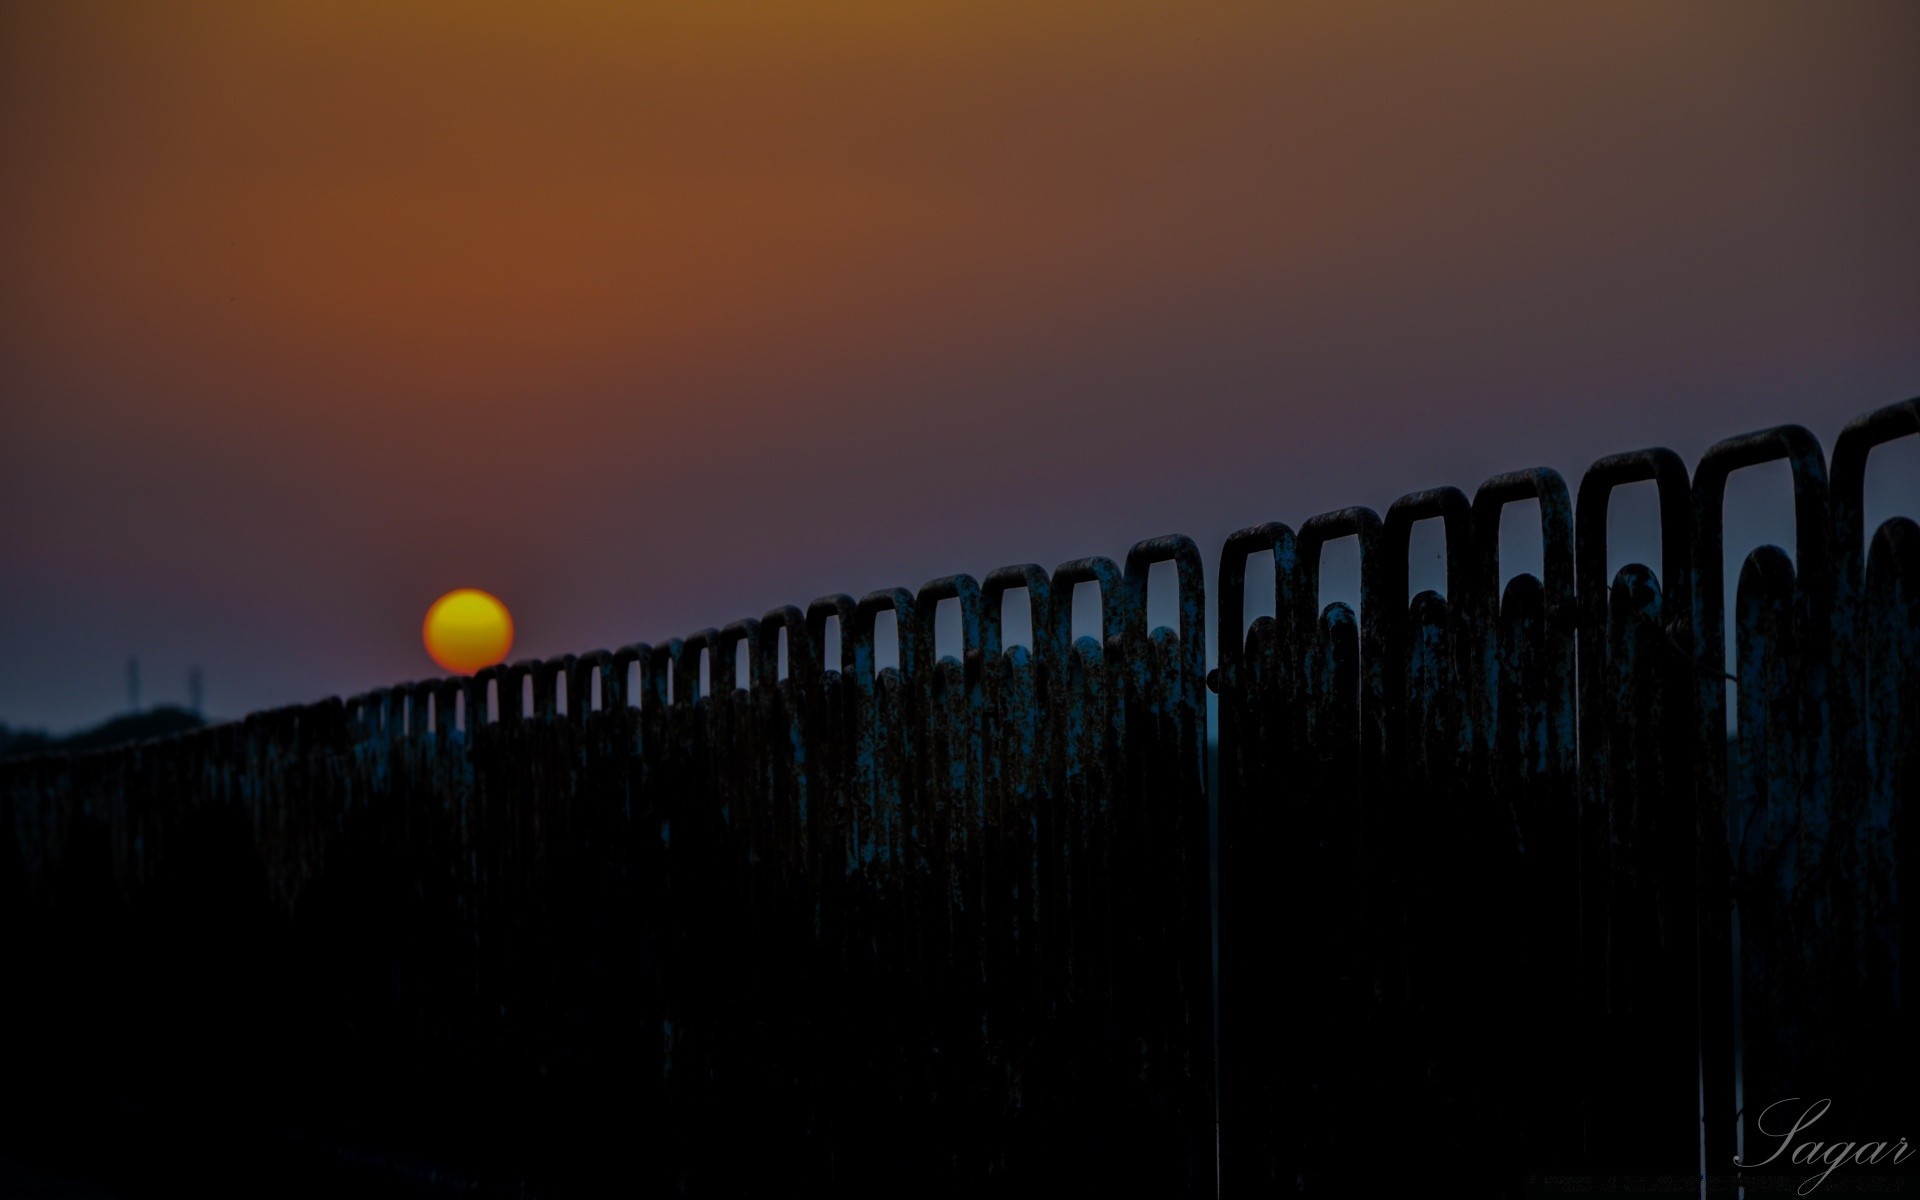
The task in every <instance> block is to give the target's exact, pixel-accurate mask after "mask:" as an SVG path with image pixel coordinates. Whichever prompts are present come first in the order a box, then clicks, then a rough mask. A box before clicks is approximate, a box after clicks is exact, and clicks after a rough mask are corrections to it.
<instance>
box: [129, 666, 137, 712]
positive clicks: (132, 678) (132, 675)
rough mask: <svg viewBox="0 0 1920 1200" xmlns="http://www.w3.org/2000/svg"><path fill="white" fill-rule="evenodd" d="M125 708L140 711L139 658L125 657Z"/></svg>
mask: <svg viewBox="0 0 1920 1200" xmlns="http://www.w3.org/2000/svg"><path fill="white" fill-rule="evenodd" d="M127 710H128V711H129V712H139V711H140V660H139V659H138V658H132V657H130V658H128V659H127Z"/></svg>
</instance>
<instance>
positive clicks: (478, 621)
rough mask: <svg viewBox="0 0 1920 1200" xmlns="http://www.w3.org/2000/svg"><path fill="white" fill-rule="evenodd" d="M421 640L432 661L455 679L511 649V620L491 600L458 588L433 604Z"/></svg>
mask: <svg viewBox="0 0 1920 1200" xmlns="http://www.w3.org/2000/svg"><path fill="white" fill-rule="evenodd" d="M420 639H421V640H422V641H424V642H425V643H426V644H427V653H428V654H431V655H433V661H435V662H437V663H439V664H440V665H441V666H442V667H445V668H446V669H447V670H449V671H452V672H454V673H455V674H457V675H471V674H473V673H474V672H475V671H478V670H479V669H480V668H482V667H490V666H492V665H493V664H495V663H497V662H499V661H500V660H501V659H504V658H505V657H506V656H507V651H509V650H511V649H513V617H512V616H511V615H509V614H508V612H507V606H506V605H504V604H502V603H500V601H499V600H498V599H497V598H495V597H494V596H492V595H489V594H488V593H486V592H483V591H480V590H479V589H478V588H459V589H457V590H455V591H451V592H448V593H447V594H446V595H444V596H442V597H440V598H439V599H438V600H435V601H434V602H433V607H432V608H429V609H428V610H427V619H426V621H425V622H424V623H423V624H422V625H421V626H420Z"/></svg>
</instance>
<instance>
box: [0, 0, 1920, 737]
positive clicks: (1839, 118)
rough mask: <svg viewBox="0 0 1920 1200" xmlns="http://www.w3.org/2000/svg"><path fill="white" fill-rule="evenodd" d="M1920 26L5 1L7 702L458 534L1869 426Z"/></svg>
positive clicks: (911, 550) (224, 674)
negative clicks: (1864, 416)
mask: <svg viewBox="0 0 1920 1200" xmlns="http://www.w3.org/2000/svg"><path fill="white" fill-rule="evenodd" d="M1916 63H1920V5H1916V4H1914V3H1911V2H1910V0H1890V2H1886V3H1869V2H1858V3H1846V4H1812V3H1806V4H1801V3H1795V4H1772V3H1760V2H1757V0H1734V2H1727V3H1691V4H1689V3H1678V4H1676V3H1659V4H1627V3H1615V2H1608V3H1599V4H1586V5H1566V4H1540V3H1531V2H1529V3H1514V4H1489V3H1460V4H1454V3H1446V4H1433V3H1414V2H1406V3H1398V4H1385V5H1379V4H1350V3H1337V4H1336V3H1311V4H1309V3H1299V4H1296V3H1282V2H1275V0H1265V2H1262V3H1209V4H1204V5H1193V4H1175V3H1171V2H1162V3H1154V4H1141V3H1125V2H1121V0H1100V2H1098V3H1084V4H1082V3H1071V4H1069V3H1057V2H1054V0H1044V2H1039V0H1034V2H1023V3H979V2H973V3H966V4H944V3H942V4H934V3H902V2H900V0H890V2H887V3H877V2H876V3H860V4H818V3H814V4H781V5H774V4H739V3H727V2H710V3H698V4H694V3H685V4H665V3H651V2H646V0H622V2H617V3H616V2H611V0H609V2H605V3H582V2H570V3H551V4H528V3H517V4H508V3H483V2H477V0H467V2H463V3H446V4H423V3H410V2H407V0H379V2H377V3H344V2H339V0H329V2H327V3H316V2H313V0H302V2H299V3H286V2H270V0H244V2H239V3H226V4H203V3H179V2H174V3H164V4H160V3H155V4H128V3H125V2H123V0H111V2H94V0H47V2H41V0H9V3H7V4H6V5H5V7H4V11H3V12H0V156H3V159H0V721H3V722H6V723H8V724H11V725H15V726H19V725H37V726H44V727H48V728H51V729H54V730H65V729H69V728H72V727H75V726H78V725H82V724H87V723H90V722H92V721H94V720H97V719H99V718H102V717H104V716H106V715H109V714H110V713H112V712H113V711H115V710H117V709H118V708H120V707H121V706H123V704H124V697H125V683H124V667H125V662H126V659H127V656H128V655H130V654H138V655H139V656H140V659H141V663H142V668H143V674H144V676H145V680H146V693H147V699H148V700H149V701H152V702H158V701H180V700H184V698H185V693H186V686H185V678H186V672H187V670H188V669H189V667H191V666H193V665H195V664H199V665H201V666H202V667H203V668H204V670H205V673H206V680H207V703H208V707H209V709H210V710H212V712H213V713H214V714H215V715H219V716H236V715H240V714H243V713H245V712H247V711H249V710H251V709H255V708H259V707H264V706H268V705H273V704H283V703H290V702H295V701H304V700H311V699H317V698H319V697H322V696H326V695H330V694H347V693H352V692H356V691H360V690H364V689H365V688H368V687H371V686H375V685H378V684H382V683H390V682H396V681H399V680H405V679H413V678H419V677H422V676H426V675H431V674H434V673H435V672H436V668H435V667H434V666H433V664H432V663H431V662H430V661H429V660H428V659H427V657H426V654H425V651H424V650H423V649H422V647H421V642H420V628H421V618H422V614H423V613H424V612H425V611H426V608H427V606H428V605H429V604H430V603H431V602H432V601H433V600H434V598H435V597H437V596H439V595H440V594H442V593H443V592H446V591H448V590H450V589H452V588H456V587H466V586H471V587H478V588H484V589H486V590H488V591H490V592H493V593H495V594H496V595H498V596H500V597H501V598H502V599H504V600H505V601H506V602H507V603H508V604H509V605H510V606H512V609H513V613H514V617H515V621H516V627H517V640H516V643H515V647H514V655H515V657H520V656H523V655H525V656H544V655H548V654H554V653H560V652H564V651H570V650H587V649H592V648H595V647H602V646H615V645H619V644H621V643H625V642H629V641H635V640H659V639H663V638H666V637H668V636H671V635H677V634H684V633H687V632H689V631H691V630H693V629H696V628H699V627H702V626H706V625H719V624H723V623H725V622H726V621H729V620H732V619H734V618H737V617H741V616H749V615H753V616H757V615H759V614H761V613H762V612H764V611H765V610H766V609H768V608H769V607H771V606H773V605H776V604H782V603H798V604H804V603H806V602H807V601H808V600H810V599H811V598H813V597H814V596H817V595H819V594H821V593H823V592H828V591H847V592H852V593H855V594H856V595H857V594H860V593H863V592H865V591H867V590H870V589H872V588H875V587H881V586H891V585H904V586H907V587H916V586H918V585H919V584H920V583H921V582H923V581H924V580H926V579H928V578H930V577H933V576H936V575H942V574H947V573H950V572H954V571H968V572H971V573H973V574H975V575H976V576H982V575H984V574H985V573H986V572H987V571H988V570H990V569H991V568H993V567H995V566H998V565H1001V564H1003V563H1010V562H1022V561H1027V560H1034V561H1038V562H1040V563H1042V564H1045V565H1047V566H1049V567H1050V566H1052V565H1053V564H1054V563H1056V562H1058V561H1060V560H1062V559H1065V558H1069V557H1075V556H1078V555H1083V554H1094V553H1103V554H1108V555H1112V556H1115V557H1119V556H1120V555H1122V554H1123V553H1124V552H1125V550H1126V548H1127V546H1128V544H1129V543H1131V542H1132V541H1134V540H1136V539H1138V538H1141V537H1145V536H1149V535H1154V534H1160V533H1166V532H1170V531H1180V532H1185V533H1188V534H1191V535H1193V536H1194V537H1195V538H1197V539H1198V540H1199V541H1200V543H1201V546H1202V548H1203V550H1204V552H1205V553H1206V554H1207V556H1208V558H1209V560H1210V568H1211V560H1212V559H1213V558H1214V557H1215V556H1216V555H1217V553H1218V550H1219V546H1220V542H1221V540H1222V539H1223V538H1224V536H1225V535H1226V534H1227V533H1228V532H1230V531H1231V530H1233V529H1235V528H1238V527H1240V526H1242V525H1247V524H1252V523H1254V522H1257V521H1262V520H1273V519H1278V520H1285V521H1287V522H1289V523H1291V524H1294V525H1296V526H1297V525H1298V524H1299V522H1301V521H1302V520H1304V519H1305V518H1306V517H1308V516H1310V515H1312V514H1313V513H1315V512H1319V511H1323V510H1326V509H1330V508H1336V507H1341V506H1344V505H1348V504H1369V505H1372V506H1373V507H1375V508H1376V509H1379V510H1381V511H1384V510H1385V508H1386V506H1387V505H1388V504H1389V503H1390V502H1391V501H1392V500H1393V499H1394V498H1395V497H1396V496H1398V495H1400V494H1401V493H1403V492H1406V491H1411V490H1414V489H1416V488H1421V487H1427V486H1432V485H1435V484H1441V483H1453V484H1457V485H1459V486H1462V487H1464V488H1467V489H1469V490H1471V489H1472V487H1474V486H1475V485H1476V484H1477V483H1478V482H1479V481H1480V480H1481V479H1482V478H1484V477H1485V476H1487V475H1489V474H1491V473H1493V472H1496V471H1500V470H1506V469H1511V468H1514V467H1521V466H1532V465H1536V464H1545V465H1551V466H1555V467H1557V468H1559V469H1560V470H1561V471H1562V472H1563V473H1564V474H1566V475H1567V477H1568V479H1569V481H1570V482H1577V479H1578V475H1579V473H1580V472H1581V471H1582V470H1584V469H1585V467H1586V466H1587V464H1588V463H1589V462H1590V461H1592V460H1593V459H1594V458H1596V457H1598V456H1600V455H1601V454H1604V453H1608V452H1611V451H1615V450H1624V449H1633V448H1637V447H1640V446H1644V445H1649V444H1663V445H1669V446H1672V447H1673V448H1674V449H1676V450H1679V451H1680V452H1681V453H1682V454H1683V455H1685V456H1686V457H1687V458H1688V460H1689V462H1691V461H1692V460H1694V459H1695V458H1696V457H1697V456H1698V454H1699V453H1700V451H1701V450H1703V449H1704V448H1705V447H1706V445H1707V444H1709V443H1710V442H1711V441H1713V440H1714V439H1716V438H1718V437H1720V436H1724V435H1727V434H1732V433H1738V432H1743V431H1745V430H1748V429H1751V428H1757V427H1760V426H1765V425H1770V424H1774V423H1778V422H1781V421H1798V422H1801V423H1804V424H1806V425H1808V426H1809V427H1811V428H1812V429H1813V430H1814V432H1815V433H1816V434H1818V435H1819V437H1820V438H1821V440H1822V442H1823V443H1824V444H1826V445H1828V446H1829V447H1830V446H1831V444H1832V440H1833V437H1834V435H1835V434H1836V433H1837V432H1838V430H1839V428H1840V426H1841V425H1842V424H1843V423H1844V422H1845V421H1846V419H1847V418H1849V417H1851V416H1852V415H1854V414H1856V413H1858V412H1861V411H1864V410H1867V409H1870V408H1873V407H1877V406H1879V405H1882V404H1886V403H1890V402H1893V401H1896V400H1900V399H1905V398H1907V397H1909V396H1912V395H1915V394H1920V71H1916V70H1915V69H1914V67H1915V64H1916ZM1902 456H1904V457H1902ZM1875 463H1876V475H1875V488H1876V493H1875V494H1876V504H1878V505H1880V506H1881V507H1882V508H1883V509H1884V508H1886V506H1888V505H1894V506H1898V507H1900V508H1902V509H1903V510H1904V511H1909V512H1912V511H1915V510H1920V483H1916V480H1920V448H1913V447H1902V448H1899V449H1898V450H1897V451H1896V450H1889V451H1887V452H1883V453H1882V454H1878V455H1876V457H1875ZM1902 464H1904V465H1905V466H1906V468H1907V469H1908V470H1909V471H1910V472H1911V473H1910V474H1909V475H1908V476H1907V477H1906V478H1904V479H1901V478H1899V475H1898V472H1897V471H1896V470H1894V469H1893V467H1894V466H1897V465H1902ZM1756 474H1757V473H1756ZM1762 482H1763V483H1764V484H1765V486H1764V487H1760V486H1758V485H1756V488H1753V489H1749V490H1750V491H1754V493H1755V494H1756V495H1757V494H1759V492H1763V491H1767V490H1768V489H1774V490H1778V489H1777V484H1778V481H1777V480H1774V479H1773V477H1771V476H1767V477H1766V479H1765V480H1763V481H1762ZM1896 485H1897V486H1896ZM1756 536H1757V535H1756ZM1737 548H1738V547H1735V546H1730V547H1729V549H1730V550H1734V549H1737Z"/></svg>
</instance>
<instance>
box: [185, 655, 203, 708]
mask: <svg viewBox="0 0 1920 1200" xmlns="http://www.w3.org/2000/svg"><path fill="white" fill-rule="evenodd" d="M200 690H201V688H200V668H199V667H195V668H194V669H193V670H191V671H188V672H187V707H188V708H190V709H192V710H193V715H194V716H196V717H197V716H202V715H204V714H203V713H202V712H201V710H200Z"/></svg>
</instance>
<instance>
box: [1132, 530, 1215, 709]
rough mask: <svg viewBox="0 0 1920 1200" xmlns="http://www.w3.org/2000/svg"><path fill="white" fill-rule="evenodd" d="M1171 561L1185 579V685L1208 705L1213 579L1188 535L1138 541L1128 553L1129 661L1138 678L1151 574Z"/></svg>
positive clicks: (1182, 606) (1182, 627) (1182, 632)
mask: <svg viewBox="0 0 1920 1200" xmlns="http://www.w3.org/2000/svg"><path fill="white" fill-rule="evenodd" d="M1162 562H1171V563H1173V565H1174V571H1175V572H1176V577H1177V578H1178V580H1179V584H1178V586H1179V589H1180V594H1179V606H1180V630H1179V635H1178V636H1179V638H1180V660H1181V667H1182V670H1183V671H1184V672H1185V673H1186V676H1187V678H1186V680H1185V682H1184V686H1185V687H1188V688H1193V689H1195V691H1196V693H1197V700H1196V706H1204V704H1205V694H1206V682H1207V578H1206V568H1205V566H1204V565H1202V563H1201V559H1200V547H1199V546H1196V545H1195V544H1194V541H1193V539H1192V538H1190V537H1188V536H1187V535H1185V534H1183V533H1170V534H1165V535H1163V536H1161V537H1155V538H1147V539H1145V540H1144V541H1139V542H1135V543H1134V545H1133V548H1132V549H1130V550H1128V551H1127V570H1126V588H1127V603H1126V607H1125V614H1124V615H1125V620H1126V632H1127V638H1128V659H1129V661H1130V662H1131V663H1132V664H1133V669H1134V672H1135V675H1136V678H1144V676H1143V675H1142V674H1141V673H1142V672H1144V671H1145V669H1146V665H1147V657H1146V650H1147V635H1148V629H1147V578H1148V575H1149V573H1150V572H1151V569H1152V567H1153V565H1154V564H1155V563H1162Z"/></svg>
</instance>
